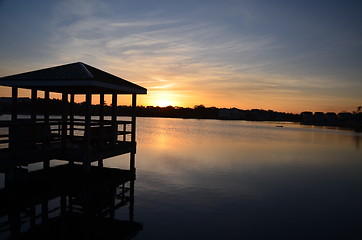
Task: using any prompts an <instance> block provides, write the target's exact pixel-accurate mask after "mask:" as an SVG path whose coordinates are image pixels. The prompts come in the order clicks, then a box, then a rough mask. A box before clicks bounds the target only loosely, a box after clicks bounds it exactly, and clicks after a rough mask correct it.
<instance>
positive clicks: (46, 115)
mask: <svg viewBox="0 0 362 240" xmlns="http://www.w3.org/2000/svg"><path fill="white" fill-rule="evenodd" d="M44 100H45V101H44V122H45V123H46V124H49V102H50V100H49V91H45V92H44Z"/></svg>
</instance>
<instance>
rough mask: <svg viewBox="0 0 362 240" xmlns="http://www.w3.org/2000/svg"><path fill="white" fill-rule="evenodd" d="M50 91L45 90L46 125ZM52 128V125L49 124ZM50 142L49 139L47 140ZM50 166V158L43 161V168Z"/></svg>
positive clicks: (46, 123)
mask: <svg viewBox="0 0 362 240" xmlns="http://www.w3.org/2000/svg"><path fill="white" fill-rule="evenodd" d="M49 102H50V99H49V91H45V92H44V124H45V125H46V126H48V125H49ZM49 128H50V126H49ZM47 143H49V141H48V142H47ZM49 167H50V160H45V161H44V162H43V168H44V169H48V168H49Z"/></svg>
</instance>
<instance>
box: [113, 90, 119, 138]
mask: <svg viewBox="0 0 362 240" xmlns="http://www.w3.org/2000/svg"><path fill="white" fill-rule="evenodd" d="M112 129H113V133H114V136H113V141H112V144H116V142H117V136H118V133H117V131H118V127H117V94H116V93H113V94H112Z"/></svg>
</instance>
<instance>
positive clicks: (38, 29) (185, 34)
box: [0, 0, 362, 113]
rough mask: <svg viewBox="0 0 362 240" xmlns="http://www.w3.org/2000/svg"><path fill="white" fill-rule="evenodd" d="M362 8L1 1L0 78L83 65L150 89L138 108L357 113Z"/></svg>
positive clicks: (240, 0) (319, 0)
mask: <svg viewBox="0 0 362 240" xmlns="http://www.w3.org/2000/svg"><path fill="white" fill-rule="evenodd" d="M361 12H362V1H353V0H346V1H333V0H329V1H324V0H313V1H311V0H304V1H297V0H273V1H270V0H245V1H244V0H222V1H220V0H202V1H200V0H183V1H179V0H178V1H174V0H147V1H146V0H143V1H140V0H125V1H122V0H102V1H100V0H99V1H97V0H87V1H86V0H62V1H58V0H52V1H47V0H29V1H23V0H0V76H7V75H11V74H17V73H21V72H27V71H31V70H36V69H41V68H46V67H52V66H57V65H62V64H67V63H72V62H84V63H86V64H89V65H92V66H94V67H97V68H99V69H102V70H104V71H107V72H109V73H112V74H114V75H116V76H119V77H121V78H124V79H127V80H129V81H131V82H134V83H136V84H139V85H141V86H143V87H145V88H147V89H148V94H147V95H144V96H142V95H141V96H139V98H138V104H139V105H153V106H157V105H158V106H166V105H173V106H182V107H193V106H194V105H200V104H203V105H205V106H207V107H211V106H215V107H219V108H221V107H226V108H231V107H237V108H240V109H255V108H258V109H265V110H268V109H272V110H276V111H281V112H293V113H300V112H302V111H323V112H328V111H334V112H340V111H353V110H355V109H356V108H357V107H358V106H361V105H362V14H361ZM0 94H1V95H0V96H10V89H8V88H6V87H1V88H0ZM21 94H23V95H27V94H28V92H26V91H23V92H22V93H21ZM79 101H81V100H79ZM122 101H124V103H125V104H129V99H121V101H119V104H122V103H123V102H122ZM106 102H107V103H108V104H109V103H110V100H109V99H106Z"/></svg>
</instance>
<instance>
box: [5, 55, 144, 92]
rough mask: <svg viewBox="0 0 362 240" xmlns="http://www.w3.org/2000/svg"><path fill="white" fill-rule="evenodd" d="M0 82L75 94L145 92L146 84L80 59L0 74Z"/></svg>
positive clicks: (20, 86) (10, 85) (14, 85)
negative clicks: (142, 84) (4, 74)
mask: <svg viewBox="0 0 362 240" xmlns="http://www.w3.org/2000/svg"><path fill="white" fill-rule="evenodd" d="M0 85H2V86H9V87H19V88H27V89H38V90H44V91H50V92H59V93H76V94H83V93H86V92H87V91H89V90H90V91H91V93H93V94H99V93H105V94H110V93H118V94H146V93H147V89H146V88H143V87H141V86H139V85H137V84H134V83H131V82H129V81H127V80H125V79H123V78H120V77H117V76H115V75H112V74H110V73H107V72H105V71H102V70H100V69H98V68H95V67H92V66H90V65H87V64H85V63H82V62H76V63H70V64H65V65H60V66H55V67H50V68H44V69H40V70H35V71H31V72H25V73H20V74H16V75H10V76H6V77H0Z"/></svg>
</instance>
